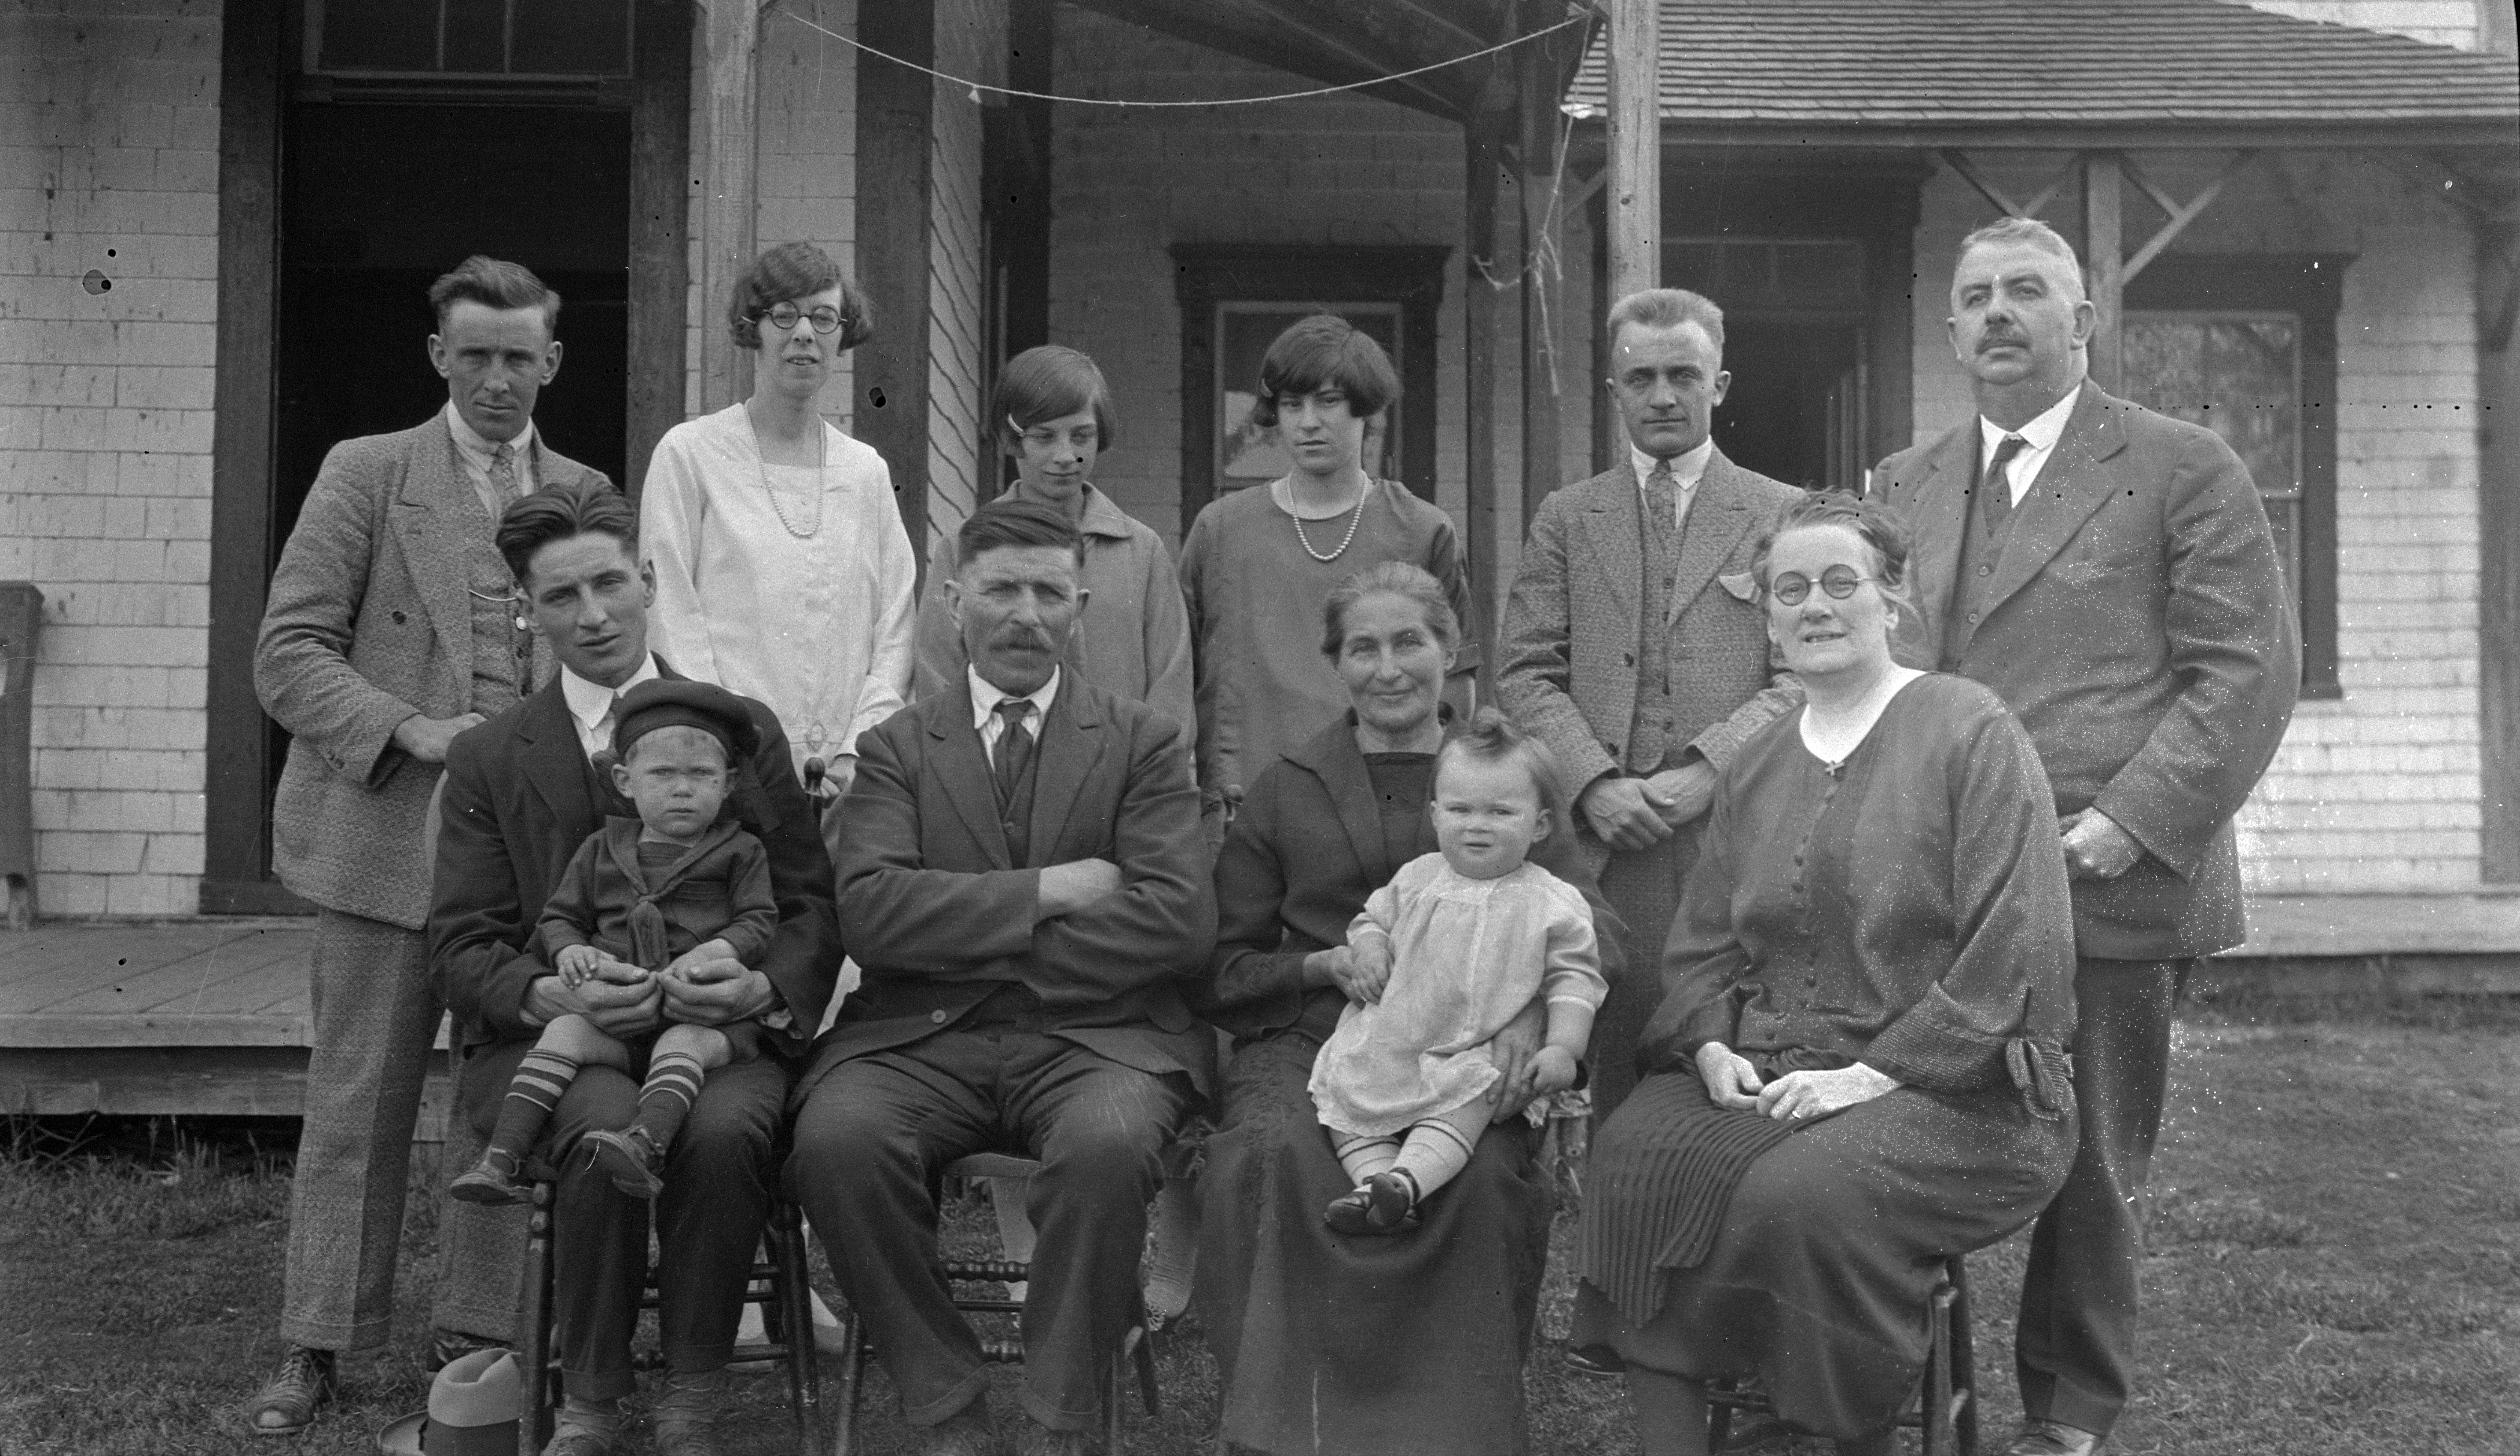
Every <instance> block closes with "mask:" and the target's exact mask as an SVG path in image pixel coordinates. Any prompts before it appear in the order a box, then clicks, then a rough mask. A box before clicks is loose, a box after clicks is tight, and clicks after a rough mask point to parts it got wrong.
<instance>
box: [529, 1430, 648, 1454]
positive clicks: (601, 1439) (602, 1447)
mask: <svg viewBox="0 0 2520 1456" xmlns="http://www.w3.org/2000/svg"><path fill="white" fill-rule="evenodd" d="M626 1449H627V1448H626V1447H624V1446H623V1445H622V1444H621V1436H620V1434H618V1433H616V1432H611V1431H598V1430H596V1429H595V1428H594V1427H592V1426H562V1428H560V1429H559V1430H558V1431H555V1432H553V1433H552V1438H551V1440H550V1441H549V1442H547V1443H546V1444H545V1445H544V1446H543V1456H623V1452H624V1451H625V1450H626Z"/></svg>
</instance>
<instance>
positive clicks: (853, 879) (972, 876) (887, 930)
mask: <svg viewBox="0 0 2520 1456" xmlns="http://www.w3.org/2000/svg"><path fill="white" fill-rule="evenodd" d="M923 731H925V729H924V728H922V726H921V725H920V723H919V721H918V719H917V718H916V717H915V716H913V715H908V714H905V715H902V716H899V717H896V718H893V719H892V720H890V721H889V722H887V723H885V724H883V725H882V726H881V727H879V728H874V729H872V730H870V731H869V732H867V733H866V734H865V735H864V736H862V737H860V738H859V739H858V772H857V777H856V779H855V780H853V781H852V782H851V783H850V784H849V792H848V797H847V799H846V800H844V801H843V803H842V807H841V810H840V815H841V821H842V822H843V823H845V824H847V825H848V833H847V834H846V835H845V836H843V838H844V840H845V843H843V844H842V845H841V847H840V864H839V917H840V929H841V933H842V934H843V936H845V937H846V939H847V942H848V944H850V945H853V946H867V947H880V948H882V957H883V968H884V969H885V970H886V971H887V972H892V973H896V974H901V973H914V974H915V973H917V972H919V971H964V970H969V969H972V968H974V967H978V966H982V965H986V964H988V963H989V962H991V961H994V960H1001V959H1004V958H1006V957H1007V956H1010V955H1020V954H1022V953H1023V952H1024V951H1026V950H1027V949H1031V947H1032V941H1033V919H1034V913H1033V907H1034V904H1035V903H1036V902H1037V900H1038V898H1039V895H1040V882H1041V872H1040V871H1039V870H1036V869H995V870H981V871H977V872H967V871H962V870H950V869H928V868H926V867H924V859H925V856H924V855H923V853H922V848H921V843H920V832H919V797H918V793H917V788H916V784H915V783H914V781H913V780H914V777H915V773H914V771H912V770H911V769H910V768H909V767H908V765H907V763H906V762H905V760H906V757H907V756H906V755H905V754H904V753H903V752H902V748H901V742H902V740H903V739H904V738H906V737H908V736H909V735H911V734H916V733H921V732H923Z"/></svg>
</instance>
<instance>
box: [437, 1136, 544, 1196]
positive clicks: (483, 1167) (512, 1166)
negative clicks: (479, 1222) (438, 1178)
mask: <svg viewBox="0 0 2520 1456" xmlns="http://www.w3.org/2000/svg"><path fill="white" fill-rule="evenodd" d="M530 1186H531V1185H530V1184H529V1183H527V1182H526V1180H525V1172H524V1168H523V1166H522V1164H521V1162H520V1161H519V1160H518V1159H517V1155H516V1154H514V1153H511V1152H509V1151H508V1150H507V1149H505V1148H492V1149H491V1150H490V1151H488V1152H486V1153H483V1154H482V1155H481V1161H480V1162H478V1163H475V1164H473V1165H472V1171H470V1172H468V1173H466V1174H464V1175H463V1176H462V1177H459V1178H457V1179H456V1180H455V1181H454V1182H453V1183H452V1184H450V1185H449V1186H448V1187H447V1190H446V1191H447V1192H448V1193H449V1194H451V1195H453V1196H454V1197H457V1198H460V1199H462V1200H464V1201H465V1202H466V1203H485V1204H504V1203H523V1202H524V1201H525V1197H526V1194H525V1190H526V1189H527V1188H528V1187H530Z"/></svg>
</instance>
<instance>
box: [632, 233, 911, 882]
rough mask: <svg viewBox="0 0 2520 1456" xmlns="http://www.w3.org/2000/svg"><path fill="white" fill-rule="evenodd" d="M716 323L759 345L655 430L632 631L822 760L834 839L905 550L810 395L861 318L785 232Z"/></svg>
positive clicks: (898, 630)
mask: <svg viewBox="0 0 2520 1456" xmlns="http://www.w3.org/2000/svg"><path fill="white" fill-rule="evenodd" d="M727 327H728V331H730V332H731V333H732V334H733V335H734V337H735V341H736V343H737V344H739V345H741V346H742V347H743V348H746V349H751V350H755V351H756V352H758V353H759V354H760V356H761V357H760V359H759V360H758V361H757V362H756V364H755V366H754V369H753V386H752V395H751V397H750V398H749V399H746V400H744V401H743V402H742V403H741V404H736V405H730V406H728V407H727V408H725V409H723V410H720V411H718V412H717V413H715V414H713V415H706V416H703V417H701V418H700V419H693V420H688V421H686V422H684V423H682V424H678V425H676V426H674V427H673V428H672V429H670V430H668V431H666V432H665V437H664V438H663V439H662V440H659V441H658V442H657V443H656V453H655V455H654V456H653V457H652V459H651V460H650V462H649V464H648V478H647V483H646V485H645V487H644V489H643V491H642V493H641V496H640V502H639V513H640V523H639V535H640V542H641V545H643V546H644V547H645V548H646V549H647V555H648V561H649V564H650V565H651V566H652V567H653V569H654V571H655V574H656V603H655V606H654V607H653V609H652V610H651V611H650V613H649V616H648V640H649V641H650V643H651V644H652V646H653V647H654V649H655V652H656V655H657V656H658V657H659V658H661V659H662V660H663V661H664V662H665V663H666V664H668V665H670V666H671V667H672V668H673V669H674V671H676V672H678V673H682V674H683V675H685V676H687V677H692V678H698V679H701V680H703V681H705V682H711V683H715V684H718V685H719V686H721V687H725V688H727V689H729V690H730V691H734V692H739V693H742V694H743V695H744V696H746V697H751V698H757V699H759V700H760V701H762V702H764V703H767V704H769V705H770V708H771V710H772V711H773V712H776V713H777V714H778V715H779V721H780V723H781V724H782V725H783V726H784V727H785V728H787V741H788V743H789V744H790V745H791V746H792V748H793V750H794V755H795V762H796V769H797V772H798V773H799V774H800V775H802V776H805V777H807V778H809V779H810V778H811V777H812V776H813V775H812V773H811V772H809V770H810V769H811V767H812V766H814V765H816V764H819V765H820V769H821V772H822V775H823V776H822V778H821V780H820V786H819V788H818V790H817V792H818V793H819V794H820V795H821V796H822V802H823V806H824V820H825V823H824V830H825V837H826V838H834V837H835V835H836V827H837V826H836V823H835V821H834V811H835V809H836V807H837V805H838V804H839V794H840V791H841V790H842V789H844V788H846V787H847V786H848V781H849V778H850V776H851V774H852V772H854V770H855V767H856V764H857V740H858V734H859V732H860V731H862V730H863V729H866V728H872V727H874V726H875V725H876V724H878V723H881V722H882V721H883V720H884V719H886V718H888V717H890V716H891V715H892V714H893V713H894V712H896V711H897V710H899V709H900V707H901V705H902V703H903V701H904V700H905V698H906V697H907V695H908V693H909V691H910V666H911V624H912V593H913V590H914V583H915V582H916V580H917V577H918V570H919V564H918V556H917V555H916V554H915V553H914V552H913V551H912V548H911V545H910V536H909V533H908V532H907V531H905V530H904V529H903V528H902V523H901V510H900V507H898V506H896V505H895V504H894V502H893V498H892V472H891V471H890V470H889V469H888V468H886V467H885V465H884V462H883V458H882V457H881V456H879V455H877V454H876V452H875V451H874V450H873V449H871V448H870V447H868V446H867V445H865V444H863V443H861V442H859V441H857V440H853V439H851V438H849V437H848V436H847V435H846V434H844V433H842V432H841V430H840V429H839V427H838V426H836V425H834V424H832V422H831V421H830V420H828V419H824V418H823V413H822V408H821V402H822V398H823V394H824V391H825V389H826V388H827V387H828V386H829V385H830V384H831V381H832V376H833V375H834V373H835V372H836V370H837V367H838V364H839V356H840V355H841V353H842V352H844V351H845V350H848V349H850V348H853V347H855V346H856V345H858V344H860V343H863V342H865V341H866V339H867V337H868V336H869V334H870V333H871V332H872V331H873V325H872V322H871V320H870V319H869V317H868V314H867V308H866V302H865V299H864V297H863V295H861V294H860V293H859V291H858V289H857V286H856V285H855V284H854V283H852V282H851V281H850V280H849V278H848V277H847V275H845V274H843V273H842V272H841V271H840V266H839V264H838V263H836V262H833V261H832V256H831V255H830V254H829V253H826V252H825V251H823V250H822V249H821V248H819V247H817V246H815V245H814V244H813V243H781V244H780V245H778V246H776V247H773V248H770V249H768V250H767V251H765V252H763V253H762V254H761V256H759V257H757V258H755V259H753V260H752V266H750V267H748V268H746V269H744V270H743V274H742V277H741V278H738V279H737V280H736V282H735V288H734V290H733V295H732V296H731V297H730V299H729V300H728V303H727ZM833 403H834V404H836V403H838V400H837V398H836V397H835V398H834V400H833Z"/></svg>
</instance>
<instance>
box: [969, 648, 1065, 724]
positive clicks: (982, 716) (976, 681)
mask: <svg viewBox="0 0 2520 1456" xmlns="http://www.w3.org/2000/svg"><path fill="white" fill-rule="evenodd" d="M963 676H964V677H965V678H967V679H968V680H969V681H970V684H971V728H972V729H973V730H974V731H981V732H985V731H986V730H987V728H988V726H989V720H990V719H991V718H993V717H995V716H996V715H997V711H998V704H1000V703H1003V702H1005V701H1006V700H1007V699H1008V698H1010V697H1012V696H1014V694H1012V693H1011V692H1001V691H999V690H998V685H997V684H994V683H992V682H990V681H989V680H988V679H986V678H983V677H981V676H980V670H979V669H978V668H975V667H972V666H971V665H969V664H968V663H966V664H964V667H963ZM1024 696H1025V697H1027V698H1029V699H1030V700H1031V702H1032V711H1033V713H1034V715H1035V716H1034V722H1035V724H1036V727H1035V728H1033V731H1034V732H1036V733H1038V732H1040V731H1041V729H1040V728H1039V727H1038V726H1037V725H1039V724H1043V723H1048V722H1049V721H1050V700H1051V699H1052V698H1055V697H1057V696H1058V669H1057V668H1052V669H1051V670H1050V681H1049V682H1047V683H1044V684H1041V685H1040V686H1039V687H1036V688H1034V689H1033V690H1032V691H1030V692H1028V693H1026V694H1024Z"/></svg>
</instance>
